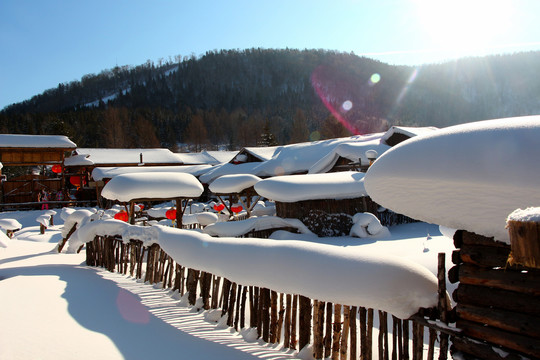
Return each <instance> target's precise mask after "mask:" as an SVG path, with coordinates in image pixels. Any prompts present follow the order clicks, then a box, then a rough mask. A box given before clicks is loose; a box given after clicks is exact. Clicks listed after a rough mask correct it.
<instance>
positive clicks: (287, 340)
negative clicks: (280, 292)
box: [283, 294, 292, 348]
mask: <svg viewBox="0 0 540 360" xmlns="http://www.w3.org/2000/svg"><path fill="white" fill-rule="evenodd" d="M291 308H292V296H291V294H287V296H286V297H285V329H284V331H283V337H284V339H283V347H285V348H290V346H291V312H292V309H291Z"/></svg>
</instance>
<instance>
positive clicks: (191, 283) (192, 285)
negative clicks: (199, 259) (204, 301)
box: [187, 269, 199, 305]
mask: <svg viewBox="0 0 540 360" xmlns="http://www.w3.org/2000/svg"><path fill="white" fill-rule="evenodd" d="M198 281H199V271H198V270H194V269H188V276H187V291H188V293H189V294H188V303H189V305H195V302H196V301H197V283H198Z"/></svg>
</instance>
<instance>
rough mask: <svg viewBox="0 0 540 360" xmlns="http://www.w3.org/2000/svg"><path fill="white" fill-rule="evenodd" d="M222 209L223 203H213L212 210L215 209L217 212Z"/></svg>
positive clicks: (223, 207)
mask: <svg viewBox="0 0 540 360" xmlns="http://www.w3.org/2000/svg"><path fill="white" fill-rule="evenodd" d="M223 209H225V205H223V204H215V205H214V210H216V211H217V212H220V211H222V210H223Z"/></svg>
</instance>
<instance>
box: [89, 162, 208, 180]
mask: <svg viewBox="0 0 540 360" xmlns="http://www.w3.org/2000/svg"><path fill="white" fill-rule="evenodd" d="M211 167H212V166H211V165H191V166H120V167H118V166H114V167H96V168H94V170H92V179H94V180H96V181H100V180H103V179H111V178H113V177H115V176H118V175H121V174H131V173H153V172H170V173H188V174H191V175H193V176H199V175H200V174H202V173H205V172H206V171H207V170H208V169H210V168H211Z"/></svg>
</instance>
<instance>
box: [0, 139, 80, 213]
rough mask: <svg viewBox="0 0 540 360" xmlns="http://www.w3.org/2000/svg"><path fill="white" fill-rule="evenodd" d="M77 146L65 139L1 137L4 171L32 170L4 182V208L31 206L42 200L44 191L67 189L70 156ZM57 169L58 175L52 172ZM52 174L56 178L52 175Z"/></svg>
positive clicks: (1, 158)
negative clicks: (17, 205) (65, 170)
mask: <svg viewBox="0 0 540 360" xmlns="http://www.w3.org/2000/svg"><path fill="white" fill-rule="evenodd" d="M76 146H77V145H75V143H73V142H72V141H71V140H69V139H68V138H67V137H66V136H62V135H14V134H0V162H1V163H2V165H3V166H4V167H32V168H34V169H33V171H32V172H31V173H29V174H26V175H22V176H19V177H17V178H11V179H7V178H4V179H3V181H2V204H15V203H16V204H28V203H32V202H36V201H37V200H38V198H37V194H38V192H39V191H41V190H42V189H45V190H47V191H51V192H58V191H63V190H64V188H65V177H64V173H65V172H64V171H63V170H64V162H65V156H66V153H69V152H70V151H73V150H74V149H75V148H76ZM52 167H54V169H53V170H56V172H55V173H51V172H50V171H49V168H52ZM51 174H52V175H51Z"/></svg>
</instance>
